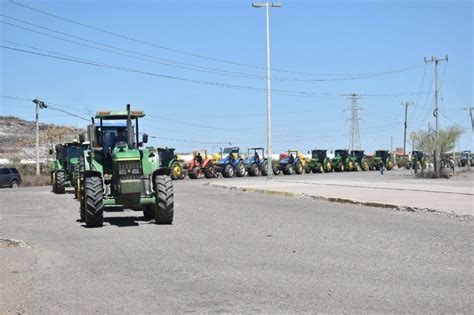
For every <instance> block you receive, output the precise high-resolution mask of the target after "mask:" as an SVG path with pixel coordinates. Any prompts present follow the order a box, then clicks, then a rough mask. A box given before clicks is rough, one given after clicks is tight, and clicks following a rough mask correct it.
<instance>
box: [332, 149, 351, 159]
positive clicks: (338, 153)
mask: <svg viewBox="0 0 474 315" xmlns="http://www.w3.org/2000/svg"><path fill="white" fill-rule="evenodd" d="M334 155H335V156H339V157H342V158H343V159H345V158H346V157H347V156H348V155H349V153H348V152H347V151H346V150H336V151H335V152H334Z"/></svg>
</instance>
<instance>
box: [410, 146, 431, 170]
mask: <svg viewBox="0 0 474 315" xmlns="http://www.w3.org/2000/svg"><path fill="white" fill-rule="evenodd" d="M426 164H427V157H426V155H425V154H424V153H423V152H422V151H412V152H411V163H410V166H411V167H412V168H413V169H414V170H415V173H417V172H418V170H421V171H422V170H424V169H425V167H426Z"/></svg>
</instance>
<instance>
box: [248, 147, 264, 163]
mask: <svg viewBox="0 0 474 315" xmlns="http://www.w3.org/2000/svg"><path fill="white" fill-rule="evenodd" d="M264 159H265V149H264V148H248V151H247V158H246V159H245V164H252V163H257V164H259V165H260V164H261V163H262V162H263V160H264Z"/></svg>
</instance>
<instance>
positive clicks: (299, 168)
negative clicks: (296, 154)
mask: <svg viewBox="0 0 474 315" xmlns="http://www.w3.org/2000/svg"><path fill="white" fill-rule="evenodd" d="M294 170H295V173H296V174H298V175H300V174H303V171H304V167H303V163H301V162H298V163H296V165H295V167H294Z"/></svg>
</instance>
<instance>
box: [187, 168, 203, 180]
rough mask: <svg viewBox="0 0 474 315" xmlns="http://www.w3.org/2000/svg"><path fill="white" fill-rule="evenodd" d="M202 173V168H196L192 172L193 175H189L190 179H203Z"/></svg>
mask: <svg viewBox="0 0 474 315" xmlns="http://www.w3.org/2000/svg"><path fill="white" fill-rule="evenodd" d="M201 173H202V171H201V167H199V166H195V167H194V168H193V170H192V171H191V173H189V178H191V179H198V178H199V177H201Z"/></svg>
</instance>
